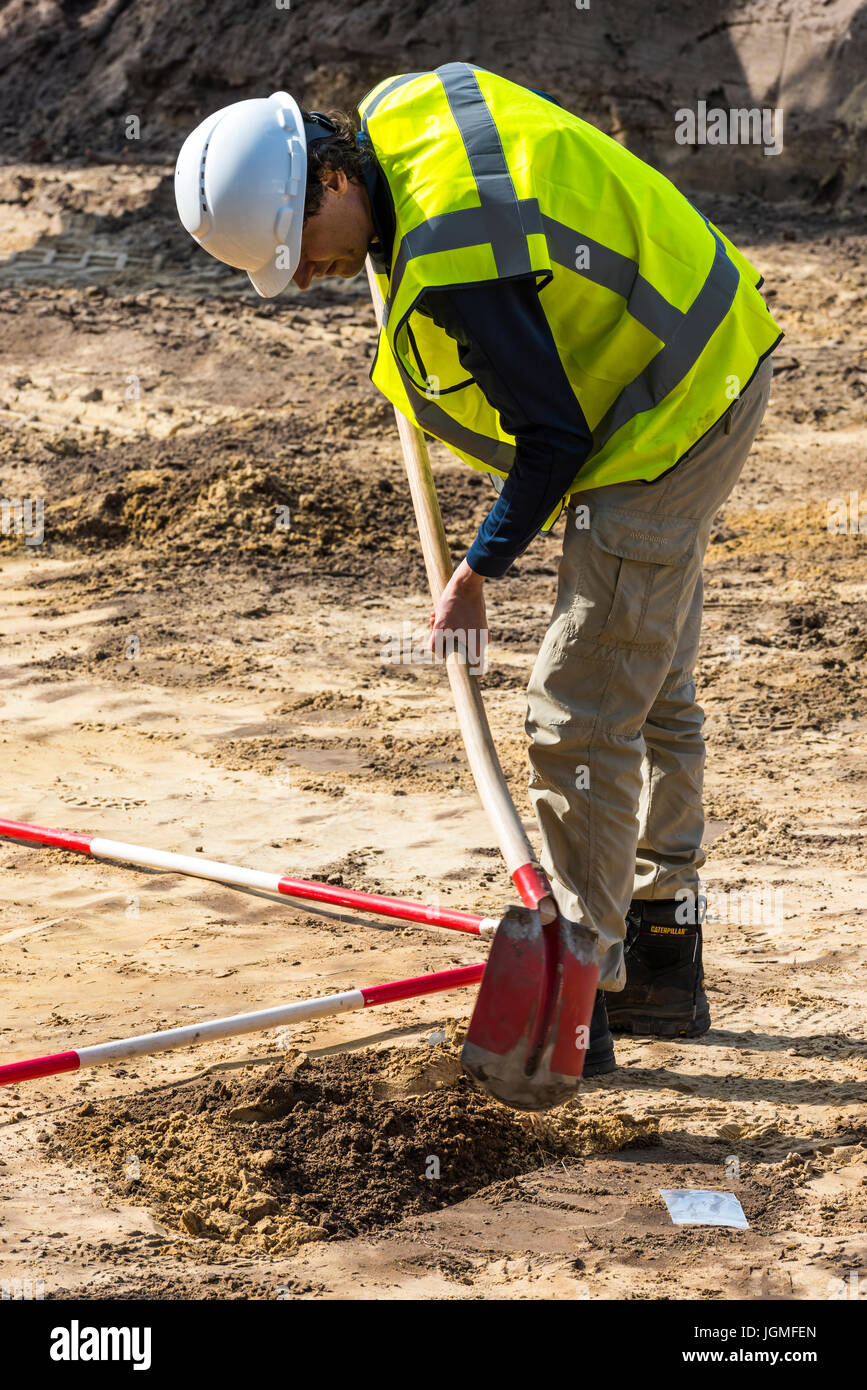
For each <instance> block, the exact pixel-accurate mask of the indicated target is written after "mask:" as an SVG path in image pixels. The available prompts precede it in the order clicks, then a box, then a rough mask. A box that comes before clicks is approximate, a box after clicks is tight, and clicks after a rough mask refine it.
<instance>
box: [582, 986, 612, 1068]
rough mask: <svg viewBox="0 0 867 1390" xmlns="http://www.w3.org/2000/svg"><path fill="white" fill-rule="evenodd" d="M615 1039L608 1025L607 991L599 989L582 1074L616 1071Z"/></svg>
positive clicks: (591, 1019)
mask: <svg viewBox="0 0 867 1390" xmlns="http://www.w3.org/2000/svg"><path fill="white" fill-rule="evenodd" d="M616 1067H617V1063H616V1061H615V1060H614V1039H613V1038H612V1036H611V1030H610V1029H609V1027H608V1014H607V1012H606V1009H605V991H604V990H602V989H597V991H596V999H595V1001H594V1004H593V1013H592V1015H591V1018H590V1041H589V1044H588V1047H587V1053H586V1055H585V1057H584V1070H583V1072H582V1073H581V1075H582V1076H605V1075H606V1074H607V1073H608V1072H610V1071H614V1070H615V1069H616Z"/></svg>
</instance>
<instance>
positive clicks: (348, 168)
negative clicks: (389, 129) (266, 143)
mask: <svg viewBox="0 0 867 1390" xmlns="http://www.w3.org/2000/svg"><path fill="white" fill-rule="evenodd" d="M317 114H318V113H317ZM324 114H325V115H327V117H328V120H329V121H330V122H331V124H332V125H333V126H334V133H333V135H332V134H326V135H324V137H323V138H322V139H321V140H314V141H312V142H311V143H310V144H308V146H307V188H306V190H305V195H304V221H305V222H306V221H307V219H308V217H315V216H316V214H317V212H318V211H319V209H320V207H321V205H322V198H323V189H322V176H323V174H324V173H325V171H326V169H342V170H343V172H344V173H345V174H346V177H347V178H348V179H350V180H352V181H354V182H355V183H361V182H362V180H363V178H364V170H365V168H366V166H367V164H368V162H369V161H370V160H371V159H372V157H373V156H372V152H371V151H370V149H369V148H368V147H366V146H365V145H362V144H359V142H358V139H357V134H358V127H357V126H356V124H355V121H354V120H353V119H352V117H351V116H347V115H346V114H345V113H344V112H343V111H328V112H326V113H324ZM301 115H302V117H303V118H304V120H305V121H310V120H313V119H315V117H313V116H312V115H311V113H310V112H309V111H305V109H304V107H302V108H301Z"/></svg>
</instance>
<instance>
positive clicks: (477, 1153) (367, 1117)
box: [54, 1043, 655, 1253]
mask: <svg viewBox="0 0 867 1390" xmlns="http://www.w3.org/2000/svg"><path fill="white" fill-rule="evenodd" d="M654 1139H655V1127H654V1125H653V1124H651V1125H650V1127H648V1126H647V1125H646V1124H641V1123H638V1122H634V1121H631V1120H629V1119H628V1117H626V1116H613V1117H606V1118H605V1119H603V1118H601V1117H599V1116H598V1115H597V1116H596V1117H594V1118H593V1119H590V1118H589V1117H587V1116H584V1117H580V1116H579V1115H578V1114H577V1113H575V1114H573V1113H572V1112H571V1111H564V1112H562V1114H560V1115H559V1116H558V1117H557V1118H551V1119H547V1120H543V1121H539V1120H535V1121H534V1120H533V1119H531V1118H529V1117H525V1116H522V1115H517V1114H515V1113H513V1112H511V1111H509V1110H506V1109H505V1108H504V1107H502V1106H500V1105H497V1104H495V1103H494V1102H492V1101H490V1100H489V1099H488V1098H487V1097H486V1096H484V1095H483V1094H482V1093H481V1092H480V1091H478V1090H476V1089H475V1088H474V1087H473V1086H472V1084H471V1083H470V1082H469V1081H468V1079H467V1078H466V1077H465V1076H464V1075H463V1074H462V1072H461V1068H460V1062H459V1058H458V1054H457V1051H456V1049H455V1048H454V1047H452V1046H451V1045H450V1044H448V1043H443V1044H438V1045H437V1046H435V1047H433V1048H428V1047H424V1048H419V1049H415V1050H406V1049H388V1050H386V1051H383V1052H375V1053H363V1054H353V1055H350V1056H337V1057H329V1058H321V1059H317V1060H312V1059H309V1058H307V1057H306V1056H305V1055H304V1054H303V1053H296V1054H294V1056H289V1057H287V1058H286V1060H285V1061H284V1062H281V1063H278V1064H276V1065H274V1066H272V1067H269V1068H268V1070H267V1071H265V1072H264V1074H263V1073H262V1072H261V1071H260V1070H259V1069H258V1068H256V1069H255V1074H254V1075H252V1076H249V1077H244V1078H243V1079H240V1080H235V1079H232V1080H225V1079H223V1078H220V1077H213V1076H210V1077H206V1078H202V1079H199V1080H197V1081H195V1082H193V1083H192V1084H190V1085H187V1086H178V1087H172V1088H171V1089H170V1090H168V1091H165V1092H157V1093H151V1094H146V1095H143V1096H140V1097H138V1098H136V1099H133V1100H125V1101H116V1102H110V1103H107V1104H104V1105H100V1106H93V1105H91V1104H88V1105H85V1106H84V1107H82V1110H81V1111H80V1112H79V1113H78V1114H77V1115H76V1116H75V1118H74V1119H72V1120H71V1121H69V1122H67V1123H66V1124H64V1125H62V1126H61V1127H60V1128H59V1130H58V1132H57V1136H56V1139H55V1146H54V1147H55V1152H57V1153H58V1154H62V1155H63V1156H64V1157H65V1159H66V1160H67V1161H68V1160H70V1159H72V1160H77V1161H81V1160H82V1159H84V1160H85V1161H87V1162H90V1163H96V1165H97V1166H98V1167H99V1168H101V1169H103V1170H107V1172H108V1174H109V1177H110V1180H112V1181H113V1185H115V1186H116V1188H117V1190H118V1191H120V1192H122V1193H123V1194H124V1196H125V1197H126V1199H127V1200H130V1201H133V1202H141V1203H143V1204H145V1205H147V1206H149V1207H151V1208H152V1210H153V1211H154V1214H155V1215H156V1217H157V1218H158V1219H159V1220H160V1221H163V1222H165V1224H166V1225H168V1226H170V1227H173V1228H175V1229H181V1230H183V1231H186V1232H187V1233H188V1234H189V1235H192V1236H196V1237H201V1238H204V1239H211V1240H216V1241H228V1242H230V1243H232V1244H242V1245H243V1246H253V1247H255V1248H258V1249H260V1250H263V1249H264V1250H267V1251H274V1252H279V1253H286V1252H287V1251H291V1250H293V1249H295V1248H297V1247H298V1246H300V1245H303V1244H306V1243H308V1242H310V1241H319V1240H328V1239H329V1238H338V1239H340V1238H346V1237H351V1236H354V1235H358V1234H360V1233H363V1232H367V1231H372V1230H376V1229H381V1228H383V1227H387V1226H390V1225H393V1224H394V1223H395V1222H397V1221H400V1220H401V1219H403V1218H404V1217H407V1216H413V1215H420V1214H423V1213H426V1212H432V1211H436V1210H438V1209H440V1208H442V1207H445V1206H450V1205H452V1204H454V1203H456V1202H460V1201H463V1200H464V1199H466V1198H468V1197H471V1196H472V1195H474V1194H475V1193H477V1192H479V1191H481V1190H482V1189H483V1188H485V1187H487V1186H488V1185H490V1184H491V1183H495V1182H499V1181H502V1180H503V1179H506V1178H510V1177H514V1176H516V1175H519V1174H524V1173H528V1172H531V1171H534V1170H537V1169H539V1168H542V1167H545V1166H546V1165H547V1164H549V1163H550V1162H551V1161H552V1160H553V1159H560V1158H566V1157H571V1158H573V1159H574V1158H576V1157H578V1156H580V1155H581V1154H583V1153H586V1152H588V1151H594V1152H600V1151H601V1152H604V1151H606V1150H615V1149H620V1148H624V1147H627V1146H628V1145H629V1144H630V1143H634V1142H641V1143H643V1144H645V1145H646V1144H647V1143H653V1142H654Z"/></svg>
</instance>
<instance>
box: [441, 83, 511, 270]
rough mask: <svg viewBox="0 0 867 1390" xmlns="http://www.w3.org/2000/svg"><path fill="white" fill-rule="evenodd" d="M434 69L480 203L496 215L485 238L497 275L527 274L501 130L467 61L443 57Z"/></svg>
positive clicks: (484, 208)
mask: <svg viewBox="0 0 867 1390" xmlns="http://www.w3.org/2000/svg"><path fill="white" fill-rule="evenodd" d="M436 74H437V77H438V78H439V79H440V81H441V82H442V84H443V87H444V89H445V94H446V99H447V101H448V104H449V109H450V111H451V113H452V116H453V117H454V121H455V124H456V125H457V128H458V130H459V131H460V134H461V139H462V140H463V142H464V148H465V149H466V152H467V159H468V160H469V162H470V168H471V169H472V172H473V178H474V179H475V181H476V187H477V189H478V191H479V201H480V203H481V205H482V209H483V210H485V211H487V212H489V213H491V214H495V216H496V224H495V226H494V227H493V231H494V235H493V236H491V238H490V242H491V247H492V249H493V252H494V260H495V261H496V264H497V275H498V276H499V277H500V279H504V278H505V277H506V276H510V275H529V274H530V272H531V266H530V252H529V250H528V248H527V233H526V231H525V229H524V224H523V222H522V220H521V209H520V207H519V204H518V195H517V193H516V192H515V185H514V184H513V183H512V176H511V174H510V173H509V166H508V164H507V163H506V156H505V154H504V153H503V146H502V143H501V141H500V132H499V131H498V130H497V127H496V124H495V122H494V118H493V116H492V115H491V113H490V111H489V110H488V104H487V102H486V101H485V98H484V97H483V96H482V93H481V90H480V88H479V84H478V81H477V79H476V75H475V73H474V72H473V70H472V68H471V67H470V66H469V64H467V63H446V64H445V65H444V66H443V67H441V68H437V69H436ZM491 221H492V222H493V221H494V218H493V217H492V218H491Z"/></svg>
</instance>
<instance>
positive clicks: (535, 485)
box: [176, 63, 782, 1076]
mask: <svg viewBox="0 0 867 1390" xmlns="http://www.w3.org/2000/svg"><path fill="white" fill-rule="evenodd" d="M358 115H359V120H360V126H361V129H360V130H359V131H356V128H355V125H354V123H352V122H350V121H348V120H347V119H346V118H334V119H330V118H328V117H325V116H322V115H321V114H319V113H309V112H302V111H301V109H300V108H299V107H298V106H297V104H296V103H295V102H294V100H293V99H292V98H291V97H290V96H289V95H288V94H287V93H285V92H278V93H275V94H274V95H273V96H272V97H270V98H268V100H267V101H266V100H262V101H247V102H240V103H236V104H235V105H234V106H230V107H227V108H225V109H224V110H223V111H220V112H217V113H216V114H215V115H213V116H211V117H209V118H208V120H206V121H205V122H203V123H202V125H201V126H199V127H198V128H197V130H195V131H194V132H193V133H192V135H190V136H189V137H188V139H187V141H186V143H185V145H184V147H183V149H182V151H181V154H180V156H179V159H178V167H177V177H176V190H177V201H178V210H179V213H180V216H181V220H182V221H183V223H184V225H185V227H186V228H187V230H188V231H189V232H190V233H191V234H192V235H193V236H195V237H196V239H197V240H198V241H199V242H200V243H201V244H202V245H203V246H204V247H205V249H206V250H208V251H210V252H211V253H212V254H213V255H215V256H217V257H218V259H220V260H223V261H227V262H228V263H229V264H231V265H236V266H240V267H242V268H244V269H246V270H247V272H248V274H249V276H250V279H251V281H252V283H253V285H254V286H255V288H256V289H257V290H258V292H259V293H260V294H263V295H274V294H277V293H279V292H280V290H281V289H283V288H284V287H285V286H286V285H287V284H288V283H289V280H290V279H294V281H295V283H296V285H298V287H299V288H300V289H307V288H308V286H309V285H310V284H311V283H312V281H313V280H314V279H318V278H321V277H329V276H334V275H340V276H343V277H346V276H354V275H357V274H358V273H359V272H360V271H361V269H362V268H363V265H364V262H365V259H366V257H367V256H368V255H369V256H370V257H371V261H372V264H373V267H374V270H375V271H376V273H377V277H378V280H379V284H380V286H381V288H382V291H383V296H384V299H385V313H384V319H383V329H382V333H381V335H380V340H379V346H378V350H377V355H376V360H375V363H374V366H373V369H372V372H371V377H372V380H373V381H374V383H375V385H377V386H378V387H379V388H380V390H382V391H383V392H384V393H385V395H386V396H388V398H389V399H390V400H391V401H392V402H393V403H394V404H395V405H396V406H397V407H398V409H400V410H401V411H403V413H404V414H406V415H407V416H408V417H409V418H410V419H414V420H416V421H417V422H418V423H419V424H420V425H421V426H422V427H423V428H424V429H425V430H427V431H428V433H430V434H431V435H433V436H434V437H436V438H438V439H440V440H442V441H443V442H444V443H446V444H447V445H448V446H449V448H451V449H452V450H453V452H455V453H457V454H458V456H459V457H461V458H462V459H464V460H465V461H466V462H467V463H469V464H470V465H471V466H472V467H475V468H478V469H482V470H484V471H486V472H488V473H490V474H491V476H492V479H493V480H494V482H495V485H496V486H497V487H498V490H499V494H500V495H499V497H498V499H497V501H496V503H495V504H494V506H493V507H492V509H491V512H490V514H489V515H488V517H487V518H486V519H485V521H484V522H483V524H482V526H481V527H480V529H479V532H478V535H477V537H476V539H475V540H474V542H473V544H472V546H471V547H470V550H469V551H468V553H467V555H466V556H465V557H464V559H462V560H461V562H460V564H459V565H458V567H457V569H456V570H455V572H454V574H453V576H452V579H451V581H450V583H449V584H448V585H447V587H446V589H445V591H444V593H443V595H442V597H441V599H440V601H439V603H438V604H437V608H436V613H435V615H434V619H433V624H434V629H435V630H436V629H440V630H450V631H452V632H460V631H465V632H467V633H470V632H472V633H473V634H474V635H475V637H476V640H478V637H479V635H480V634H483V633H485V632H486V628H487V619H486V612H485V599H484V587H485V582H486V580H488V579H496V578H499V577H501V576H502V575H503V574H505V573H506V571H507V570H508V568H509V566H510V565H511V564H512V562H513V561H514V560H515V559H516V557H517V556H519V555H521V554H522V553H523V552H524V551H525V550H526V548H527V547H528V545H530V543H531V542H532V540H533V539H534V537H535V536H536V535H537V534H538V532H539V531H540V530H545V529H550V527H551V526H552V525H553V524H554V521H555V520H556V519H557V517H558V515H559V514H560V513H561V511H562V510H563V508H564V507H565V513H566V525H565V536H564V543H563V558H562V562H561V565H560V572H559V583H558V590H557V599H556V603H555V607H554V611H553V615H552V619H551V623H550V626H549V628H548V632H547V634H546V636H545V639H544V641H543V644H542V648H541V650H540V652H539V656H538V659H537V661H536V664H535V668H534V671H533V675H532V678H531V681H530V685H529V690H528V696H529V708H528V715H527V722H526V730H527V733H528V735H529V737H530V740H531V744H530V750H529V751H530V762H531V768H532V775H531V781H530V791H531V796H532V799H533V803H534V806H535V810H536V814H537V817H538V821H539V826H540V829H541V833H542V838H543V855H542V864H543V867H544V868H545V869H546V871H547V872H548V874H549V876H550V878H551V880H552V884H553V888H554V893H555V897H556V900H557V904H558V907H559V910H560V912H561V915H563V916H564V917H566V918H568V919H569V920H570V921H573V922H576V923H580V924H583V925H584V926H586V927H589V928H590V929H591V930H592V931H593V932H594V933H595V934H596V936H597V939H598V943H599V955H600V980H599V983H600V986H601V988H600V992H599V993H598V995H597V1001H596V1007H595V1009H594V1013H593V1020H592V1026H591V1045H590V1049H589V1051H588V1055H587V1058H586V1061H585V1068H584V1074H585V1075H586V1076H591V1075H594V1074H599V1073H602V1072H608V1071H611V1070H612V1069H613V1068H614V1066H615V1060H614V1049H613V1044H612V1039H611V1031H614V1032H618V1031H620V1032H629V1033H635V1034H642V1035H655V1036H662V1037H675V1036H686V1037H694V1036H697V1035H699V1034H701V1033H704V1032H706V1031H707V1029H708V1028H709V1026H710V1015H709V1010H708V1004H707V997H706V995H705V992H704V989H703V980H702V954H701V942H702V938H701V923H702V917H703V912H702V904H703V899H702V898H701V895H700V885H699V870H700V869H701V867H702V864H703V863H704V859H705V856H704V854H703V852H702V849H701V840H702V834H703V828H704V820H703V812H702V800H701V797H702V774H703V766H704V758H705V749H704V743H703V739H702V732H701V729H702V721H703V715H702V712H701V710H700V708H699V706H698V705H697V704H696V702H695V686H694V682H693V678H692V671H693V667H694V664H695V660H696V655H697V649H698V641H699V632H700V627H701V613H702V574H701V567H702V560H703V556H704V553H705V550H706V547H707V544H708V538H709V534H710V529H711V524H712V521H713V518H714V516H715V514H716V512H717V511H718V509H719V507H720V506H721V504H722V503H723V502H724V501H725V499H726V497H727V496H728V495H729V493H730V491H731V489H732V487H733V486H734V484H735V482H736V481H737V478H738V476H739V474H740V471H741V468H742V467H743V464H744V461H745V459H746V457H747V455H748V453H749V450H750V447H751V445H752V441H753V438H754V436H755V434H756V431H757V429H758V427H759V424H760V422H761V419H762V415H763V413H764V409H765V406H766V403H767V399H768V393H769V389H770V380H771V370H772V369H771V361H770V354H771V353H772V352H773V350H774V348H775V347H776V346H777V344H778V343H779V341H780V339H781V337H782V334H781V332H780V330H779V328H778V327H777V325H776V324H775V323H774V321H773V319H772V318H771V316H770V314H769V313H768V310H767V308H766V306H765V304H764V301H763V300H762V297H761V295H760V294H759V292H758V290H759V285H760V284H761V280H760V278H759V276H758V274H757V272H756V270H755V269H754V267H753V266H752V265H751V264H750V262H749V261H748V260H747V259H746V257H744V256H743V255H742V254H741V253H740V252H739V251H738V250H737V249H736V248H735V247H734V246H733V245H732V244H731V242H730V241H729V240H728V238H727V237H725V236H724V235H723V234H722V233H721V232H720V231H719V230H718V229H717V228H715V227H714V226H713V225H712V224H711V223H710V222H708V221H707V219H706V218H704V217H703V215H702V214H701V213H700V212H698V210H697V209H696V208H695V207H693V205H692V204H691V203H690V202H688V200H687V199H686V198H685V197H683V195H682V194H680V193H679V192H678V190H677V189H676V188H675V187H674V186H673V185H672V184H671V183H670V182H669V181H668V180H667V179H666V178H664V177H663V176H662V175H661V174H659V173H658V172H657V171H655V170H654V169H652V168H651V167H650V166H649V165H647V164H645V163H644V162H643V161H641V160H639V159H638V158H636V157H635V156H634V155H632V154H630V153H629V152H628V151H627V150H625V149H624V148H623V147H622V146H620V145H619V144H618V143H617V142H616V141H614V140H612V139H610V138H609V137H608V136H606V135H604V134H603V133H602V132H601V131H599V130H597V129H596V128H595V127H593V126H591V125H589V124H587V123H586V122H584V121H582V120H580V119H579V118H578V117H576V116H573V115H571V114H570V113H569V112H567V111H565V110H564V109H563V108H562V107H561V106H560V105H559V104H558V103H556V102H555V101H554V100H553V99H552V98H550V97H548V96H546V95H545V94H544V93H541V92H536V91H531V90H528V89H526V88H524V87H520V86H518V85H516V84H515V83H512V82H509V81H506V80H505V79H503V78H500V77H498V76H496V75H495V74H493V73H489V72H487V71H485V70H484V69H481V68H477V67H475V66H473V65H470V64H466V63H448V64H446V65H444V66H443V67H441V68H438V69H437V70H436V71H435V72H422V73H410V74H404V75H401V76H399V77H394V78H391V79H389V80H386V81H384V82H381V83H379V85H378V86H377V87H375V88H374V89H373V90H372V91H371V92H369V93H368V94H367V96H366V97H364V99H363V100H362V101H361V103H360V104H359V108H358ZM476 649H477V650H478V648H476ZM606 995H607V1010H606Z"/></svg>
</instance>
